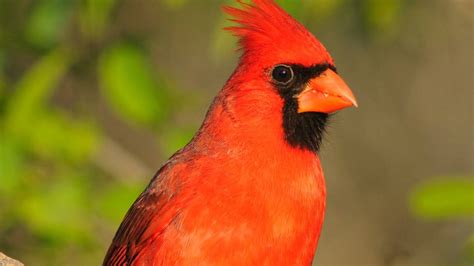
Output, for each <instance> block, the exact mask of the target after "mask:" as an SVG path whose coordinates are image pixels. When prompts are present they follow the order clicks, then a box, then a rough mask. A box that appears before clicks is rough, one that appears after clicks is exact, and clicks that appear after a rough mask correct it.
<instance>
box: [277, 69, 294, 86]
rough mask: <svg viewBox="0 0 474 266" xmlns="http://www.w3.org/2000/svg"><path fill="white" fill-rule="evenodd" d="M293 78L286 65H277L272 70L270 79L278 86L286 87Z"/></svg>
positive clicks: (290, 70) (291, 71)
mask: <svg viewBox="0 0 474 266" xmlns="http://www.w3.org/2000/svg"><path fill="white" fill-rule="evenodd" d="M293 77H294V73H293V69H291V67H289V66H287V65H277V66H275V67H274V68H273V70H272V78H273V80H274V81H275V82H276V83H278V84H282V85H287V84H288V83H290V82H291V81H292V80H293Z"/></svg>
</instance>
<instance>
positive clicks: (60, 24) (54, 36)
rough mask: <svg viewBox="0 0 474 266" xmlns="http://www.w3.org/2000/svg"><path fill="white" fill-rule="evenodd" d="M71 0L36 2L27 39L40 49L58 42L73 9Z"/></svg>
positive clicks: (29, 22)
mask: <svg viewBox="0 0 474 266" xmlns="http://www.w3.org/2000/svg"><path fill="white" fill-rule="evenodd" d="M71 4H72V1H71V0H43V1H36V5H35V7H34V9H33V11H32V13H31V15H30V17H29V21H28V24H27V27H26V38H27V39H28V41H29V42H30V43H32V44H34V45H37V46H39V47H50V46H51V45H53V44H55V43H57V42H58V40H59V37H60V34H61V33H62V31H63V29H64V27H65V25H66V22H67V20H68V17H69V15H70V14H71V12H70V8H71V7H72V5H71Z"/></svg>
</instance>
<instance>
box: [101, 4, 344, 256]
mask: <svg viewBox="0 0 474 266" xmlns="http://www.w3.org/2000/svg"><path fill="white" fill-rule="evenodd" d="M239 2H240V1H239ZM241 5H242V9H237V8H232V7H224V10H225V11H226V12H227V13H228V14H230V15H231V16H233V18H234V20H235V21H236V22H237V23H239V24H240V25H238V26H235V27H231V28H228V29H229V30H230V31H232V32H233V33H234V34H236V35H238V36H239V37H240V43H241V45H242V49H243V55H242V58H241V60H240V63H239V65H238V67H237V69H236V71H235V72H234V74H233V75H232V77H231V78H230V79H229V81H228V82H227V84H226V85H225V86H224V88H223V89H222V90H221V91H220V92H219V94H218V95H217V97H216V98H215V100H214V102H213V104H212V105H211V107H210V109H209V111H208V114H207V115H206V118H205V120H204V122H203V125H202V127H201V128H200V129H199V131H198V133H197V134H196V136H195V137H194V138H193V139H192V141H191V142H190V143H189V144H188V145H187V146H186V147H184V148H183V149H182V150H180V151H178V152H177V153H176V154H175V155H173V156H172V157H171V158H170V159H169V160H168V161H167V162H166V164H165V165H164V166H163V167H162V168H161V169H160V170H159V171H158V173H157V174H156V175H155V177H154V178H153V179H152V181H151V182H150V184H149V185H148V187H147V189H146V190H145V191H144V192H143V193H142V194H141V195H140V196H139V198H138V199H137V200H136V201H135V203H134V204H133V206H132V207H131V208H130V210H129V211H128V213H127V215H126V217H125V219H124V221H123V222H122V224H121V225H120V228H119V229H118V232H117V234H116V235H115V238H114V240H113V242H112V244H111V246H110V248H109V250H108V252H107V255H106V258H105V260H104V265H129V264H130V265H196V264H202V265H207V264H212V265H262V264H268V265H309V264H310V263H311V261H312V258H313V255H314V252H315V250H316V245H317V242H318V238H319V234H320V231H321V226H322V222H323V217H324V209H325V198H326V192H325V185H324V177H323V172H322V169H321V165H320V161H319V158H318V156H317V153H316V151H315V150H314V149H310V148H305V147H306V146H304V144H301V143H305V142H301V143H300V142H298V140H299V139H298V138H299V136H300V135H301V136H302V138H305V139H309V140H312V139H313V138H312V136H311V134H313V132H309V131H308V130H306V131H302V133H301V132H299V131H298V132H299V133H298V134H296V135H295V136H296V137H295V139H296V141H291V140H292V136H293V135H291V134H292V133H294V131H295V130H296V129H295V130H294V129H292V128H291V126H285V125H287V124H289V125H291V124H292V123H293V122H294V121H296V122H295V123H296V125H299V124H298V123H299V122H298V121H299V119H300V117H299V116H300V115H301V117H303V116H304V117H308V119H309V118H312V117H313V116H312V115H309V114H307V113H302V114H299V111H298V113H297V112H296V109H294V108H296V107H295V106H294V105H295V104H296V105H297V103H295V102H293V100H291V99H292V98H291V97H288V98H285V97H283V96H282V95H284V94H285V93H286V92H281V91H278V90H277V89H276V88H275V86H274V85H275V83H274V82H273V81H272V78H271V75H273V74H270V73H272V69H274V66H275V65H277V64H298V66H301V67H312V66H330V67H331V66H332V65H333V60H332V59H331V57H330V55H329V54H328V53H327V51H326V49H325V48H324V47H323V46H322V44H321V43H320V42H319V41H317V40H316V38H315V37H314V36H313V35H311V33H309V32H308V31H307V30H306V29H305V28H304V27H303V26H302V25H301V24H299V23H298V22H297V21H296V20H294V19H293V18H292V17H290V16H289V15H288V14H286V13H285V12H284V11H283V10H282V9H281V8H280V7H278V6H277V5H276V4H275V3H274V2H273V1H271V0H253V4H244V3H241ZM326 68H327V67H326ZM295 69H296V68H295ZM324 70H325V69H324ZM273 72H274V71H273ZM304 73H306V72H304ZM319 75H320V74H317V75H316V74H315V76H318V77H319ZM312 80H313V79H312ZM304 84H309V83H308V82H305V83H304ZM304 84H303V83H302V84H300V86H303V85H304ZM301 88H302V87H301ZM301 88H300V87H298V88H295V91H297V92H298V93H299V94H303V93H301ZM325 93H326V92H325ZM299 94H295V96H294V97H293V98H295V97H296V98H298V97H299ZM297 96H298V97H297ZM326 97H327V95H326ZM338 97H342V96H338ZM296 98H295V99H296ZM339 104H340V103H339ZM338 106H339V105H338ZM347 106H348V105H347V104H346V105H345V106H344V107H347ZM286 107H288V108H290V109H291V108H293V109H291V110H293V113H292V115H293V116H295V118H288V117H287V116H286V115H285V114H286V113H285V112H287V111H285V110H287V109H288V108H286ZM338 108H339V109H341V108H343V107H342V105H340V107H338ZM316 109H317V108H316ZM316 109H315V110H316ZM318 112H319V111H318ZM306 115H309V116H306ZM314 115H318V117H319V116H320V117H321V119H322V118H324V117H325V116H324V115H323V114H320V113H314ZM285 117H286V118H285ZM314 118H316V117H315V116H314ZM288 119H290V120H288ZM292 119H293V120H292ZM305 119H306V118H305ZM287 120H288V121H287ZM301 121H306V120H301ZM311 121H312V120H311ZM311 121H310V122H309V125H313V124H315V122H311ZM318 121H319V120H318ZM321 121H322V120H321ZM298 127H299V126H298ZM301 127H302V129H303V130H304V129H305V128H306V127H305V124H304V123H303V124H302V126H301ZM308 128H314V127H308ZM298 130H299V129H298ZM314 134H316V133H314ZM311 147H312V146H311Z"/></svg>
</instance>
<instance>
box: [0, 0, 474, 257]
mask: <svg viewBox="0 0 474 266" xmlns="http://www.w3.org/2000/svg"><path fill="white" fill-rule="evenodd" d="M124 2H126V1H116V0H36V1H33V0H23V1H17V0H0V22H1V24H0V180H1V182H0V217H2V219H0V236H2V237H1V238H0V250H2V249H6V250H2V251H8V252H9V255H11V256H13V257H16V258H18V259H20V260H22V261H24V262H25V263H27V264H31V265H55V264H56V265H66V264H67V265H89V264H98V263H99V262H100V260H101V259H102V256H103V255H104V252H105V248H106V247H107V245H108V244H109V242H110V240H111V239H110V232H111V231H112V232H114V231H115V229H116V228H117V226H118V224H119V222H120V221H121V219H122V217H123V215H124V214H125V212H126V210H127V209H128V207H129V206H130V205H131V203H132V202H133V200H134V199H135V198H136V197H137V195H138V194H139V193H140V192H141V190H142V189H143V187H144V186H145V185H146V180H147V179H148V178H149V176H143V177H141V178H142V179H140V180H136V179H133V178H136V177H135V176H129V175H128V173H123V174H118V175H117V174H116V173H115V172H111V171H108V168H107V165H106V166H104V163H103V162H102V161H101V160H102V159H100V157H101V152H102V150H103V149H104V143H105V142H106V140H109V138H110V136H109V134H108V133H107V132H106V130H105V129H104V127H103V125H101V124H100V122H99V118H98V117H99V114H98V112H100V110H103V109H101V108H106V109H107V110H109V111H110V112H112V113H113V114H114V115H115V116H117V118H118V119H119V120H120V121H121V122H124V123H125V124H128V125H130V126H131V127H135V128H139V129H145V130H147V131H148V132H152V133H153V134H155V135H159V136H160V138H159V140H158V141H157V143H156V144H157V146H158V147H159V148H160V149H161V150H160V151H157V153H160V154H164V155H170V154H172V153H173V152H174V151H176V150H177V149H179V148H180V147H182V146H183V145H184V144H185V143H186V142H188V141H189V140H190V139H191V137H192V136H193V133H194V131H195V129H196V125H179V126H177V125H175V124H174V122H173V119H172V118H173V116H174V115H175V114H176V109H174V108H179V107H180V104H179V103H175V104H173V106H174V107H173V106H171V105H170V104H169V102H171V101H175V100H176V98H178V97H177V95H180V93H182V88H178V87H176V86H175V85H174V82H172V81H170V80H169V78H167V75H166V73H162V72H160V71H159V70H160V66H156V65H153V63H152V62H151V60H150V51H149V47H147V46H146V45H144V42H143V40H141V39H139V40H134V41H131V40H130V39H131V38H130V36H129V35H127V34H121V33H120V32H121V31H120V30H121V27H124V26H123V24H116V23H115V22H114V19H116V16H115V15H116V12H117V10H120V8H121V7H122V6H123V5H124ZM190 2H191V1H189V0H161V1H160V5H162V6H163V7H165V8H168V9H172V10H173V11H176V10H179V9H180V8H184V7H186V5H188V4H189V3H190ZM278 2H279V3H280V4H281V5H282V6H283V7H284V8H285V9H286V10H288V11H289V12H290V13H292V14H293V15H294V16H296V17H297V18H299V19H301V20H303V21H307V22H313V21H315V20H316V21H318V20H324V19H331V18H335V17H336V18H337V17H338V16H340V15H341V13H344V12H347V9H351V10H352V9H354V10H355V11H354V10H353V11H354V12H356V14H357V20H358V22H359V24H358V25H359V27H360V29H364V30H361V32H365V33H366V34H367V37H368V40H369V41H370V40H372V39H378V38H379V37H380V36H385V37H386V36H389V38H390V37H393V33H396V29H397V25H398V23H399V21H400V19H401V14H402V10H403V8H405V6H406V5H407V4H404V2H403V1H396V0H390V1H374V0H360V1H359V0H314V1H313V0H302V1H301V2H298V1H293V0H281V1H278ZM226 3H227V4H235V1H233V0H227V1H226ZM122 23H123V22H122ZM228 23H229V22H228V21H227V20H226V19H225V16H224V15H221V17H219V18H217V20H216V21H215V31H214V34H213V35H212V36H203V38H207V37H208V38H210V39H212V40H211V42H210V43H211V45H210V49H211V54H213V55H214V58H215V59H218V58H221V57H223V56H224V55H233V51H232V50H233V49H234V48H235V39H234V38H233V37H231V36H230V34H228V33H226V32H224V31H222V27H224V26H225V25H228ZM165 27H167V26H166V25H164V26H163V28H165ZM387 33H388V35H387ZM372 37H374V38H372ZM385 37H384V38H385ZM190 45H191V44H190ZM83 79H87V80H94V82H95V83H93V84H90V83H81V82H80V81H81V80H83ZM70 80H73V81H75V84H76V83H77V84H79V85H76V86H72V87H71V86H69V83H68V81H70ZM89 85H90V87H89ZM97 91H99V93H96V92H97ZM70 94H72V95H74V97H72V98H73V100H71V99H70V98H71V97H67V95H70ZM65 95H66V96H65ZM84 95H89V96H87V97H86V96H84ZM91 95H92V96H91ZM183 95H184V93H183ZM185 96H186V97H184V96H183V97H181V98H186V99H190V100H188V101H192V100H193V97H194V95H190V93H189V91H188V92H186V95H185ZM95 97H100V99H99V100H97V102H98V103H96V102H93V100H95ZM83 99H87V100H88V102H86V103H84V102H83V101H82V100H83ZM186 99H184V101H186ZM102 104H103V105H105V107H102V106H101V105H102ZM97 106H100V107H97ZM176 106H177V107H176ZM164 128H167V130H166V131H164V130H162V129H164ZM117 164H118V162H117ZM445 186H447V187H450V190H449V191H445V188H444V187H445ZM468 192H472V186H470V187H469V188H465V187H463V188H460V187H459V184H457V185H449V184H440V185H437V186H435V185H434V186H432V187H427V188H424V189H421V190H420V191H419V192H417V193H418V194H417V196H415V198H414V203H413V204H414V205H413V206H414V208H415V210H416V212H417V213H419V214H421V215H422V216H434V217H444V216H449V215H453V214H460V213H464V214H466V213H467V214H470V215H471V214H472V211H473V210H472V206H470V207H469V206H466V205H462V202H464V201H465V200H466V197H467V196H466V195H464V196H462V193H468ZM450 193H451V194H450ZM453 193H454V194H453ZM445 197H453V199H457V201H451V202H450V203H449V204H447V203H446V202H445V201H444V202H443V201H442V199H443V198H445ZM434 202H443V203H442V204H440V205H437V204H434ZM433 204H434V205H433ZM458 204H460V205H458ZM438 208H439V209H438ZM71 254H73V256H74V258H75V261H70V255H71Z"/></svg>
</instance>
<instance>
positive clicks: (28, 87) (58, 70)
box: [5, 48, 70, 134]
mask: <svg viewBox="0 0 474 266" xmlns="http://www.w3.org/2000/svg"><path fill="white" fill-rule="evenodd" d="M69 64H70V57H69V55H68V54H67V53H66V52H65V51H64V50H63V49H60V48H58V49H56V50H54V51H52V52H51V53H49V54H48V55H46V56H44V57H43V58H41V59H40V60H39V61H38V62H37V63H35V64H34V65H33V66H32V67H31V68H30V69H29V70H28V71H27V72H26V73H25V74H24V75H23V77H22V78H21V80H20V81H19V82H18V84H17V85H16V86H15V89H14V93H13V95H12V96H11V99H10V100H9V102H8V104H7V107H6V108H7V109H6V117H5V129H6V130H8V131H9V132H11V133H12V134H25V133H27V131H28V130H31V124H32V123H33V122H34V120H33V117H34V116H35V115H36V113H37V112H38V110H41V109H42V107H43V105H44V104H45V103H46V101H47V100H48V98H49V97H50V95H51V94H52V92H53V90H54V88H55V86H56V84H57V83H58V81H59V80H60V78H61V77H63V75H64V73H65V72H66V70H67V68H68V67H69Z"/></svg>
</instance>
